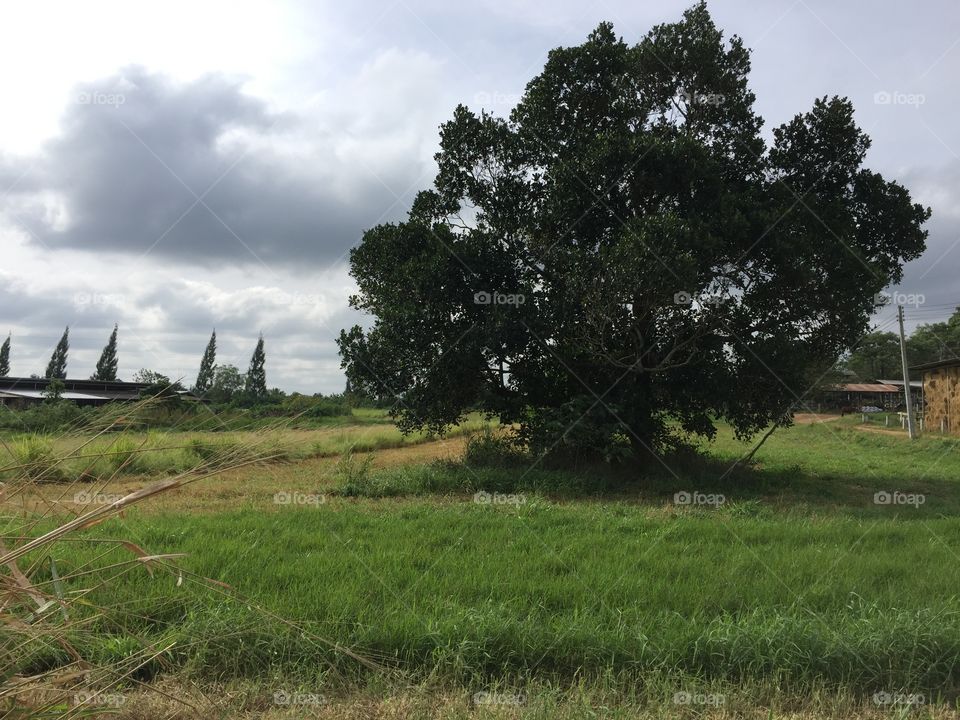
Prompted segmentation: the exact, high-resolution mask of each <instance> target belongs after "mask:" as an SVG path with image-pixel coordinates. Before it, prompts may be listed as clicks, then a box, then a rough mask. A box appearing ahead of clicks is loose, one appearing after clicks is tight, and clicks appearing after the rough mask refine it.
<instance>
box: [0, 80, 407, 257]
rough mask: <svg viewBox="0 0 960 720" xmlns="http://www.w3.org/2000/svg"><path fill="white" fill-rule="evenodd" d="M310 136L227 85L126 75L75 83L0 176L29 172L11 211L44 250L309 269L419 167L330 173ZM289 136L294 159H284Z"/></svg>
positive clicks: (387, 207) (380, 211) (381, 210)
mask: <svg viewBox="0 0 960 720" xmlns="http://www.w3.org/2000/svg"><path fill="white" fill-rule="evenodd" d="M307 130H308V129H307V127H306V124H305V121H304V120H303V119H302V118H299V117H296V116H294V115H291V114H275V113H273V112H271V111H270V110H269V109H268V108H267V106H266V105H265V103H263V102H262V101H260V100H258V99H255V98H252V97H249V96H247V95H244V94H243V93H242V91H241V87H240V84H239V83H237V82H231V81H229V80H227V79H225V78H223V77H220V76H209V77H206V78H203V79H200V80H197V81H195V82H192V83H189V84H184V85H179V84H175V83H173V82H171V81H169V80H167V79H165V78H164V77H162V76H159V75H155V74H150V73H147V72H146V71H144V70H142V69H139V68H129V69H127V70H125V71H124V72H122V73H120V74H118V75H116V76H114V77H112V78H109V79H106V80H103V81H100V82H96V83H91V84H88V85H84V86H81V87H78V88H77V91H76V97H75V98H73V102H72V103H71V104H70V105H69V106H68V107H67V109H66V112H65V114H64V116H63V121H62V134H61V135H60V136H59V137H57V138H56V139H55V140H53V141H51V142H50V143H48V145H47V146H46V147H45V148H44V152H43V154H42V156H41V157H39V158H21V159H20V160H19V161H18V162H19V164H17V163H16V162H14V161H12V160H11V159H10V158H6V160H5V162H4V161H0V177H2V178H3V179H6V178H8V177H14V178H15V177H17V176H18V175H20V174H21V173H22V172H23V170H26V174H25V175H24V177H23V179H22V180H21V182H20V183H19V184H18V185H17V187H16V188H15V189H14V191H13V192H12V193H11V194H10V195H11V197H12V198H13V200H12V203H8V206H7V210H8V211H9V213H8V214H10V215H12V214H13V213H16V215H15V218H14V219H15V220H16V221H17V222H18V223H20V224H21V225H22V226H24V227H26V228H28V229H29V232H30V234H31V236H32V237H33V240H34V242H36V243H38V244H40V245H42V246H44V247H48V248H51V249H54V250H56V249H57V248H75V249H81V250H86V251H93V252H105V251H106V252H120V253H125V254H129V255H131V256H133V257H137V256H140V255H145V256H146V257H147V258H152V259H153V261H155V259H156V258H167V259H174V260H177V261H180V262H183V263H188V262H189V263H198V264H204V265H208V266H215V265H217V264H218V263H224V262H229V263H230V264H231V265H234V266H235V265H237V264H253V265H260V264H265V265H266V266H267V267H268V268H270V269H272V268H273V266H277V267H278V270H279V269H281V268H282V269H283V270H288V269H290V268H297V267H303V266H304V263H307V264H308V265H309V266H310V267H312V268H314V269H316V268H322V267H325V266H326V265H329V264H330V263H333V262H336V261H337V260H341V261H342V260H343V256H344V253H345V252H346V250H347V249H348V248H349V247H350V246H352V245H353V244H354V243H355V242H356V241H357V240H358V239H359V237H360V235H361V233H362V231H363V230H364V229H365V228H367V227H369V226H371V225H373V224H374V223H376V222H378V221H381V220H383V219H384V214H385V213H386V217H387V218H389V219H392V218H395V217H398V216H399V215H400V214H401V212H402V211H403V210H404V209H405V206H406V202H400V203H398V202H396V200H397V198H396V195H395V194H394V193H400V192H402V191H403V190H404V189H405V188H407V187H408V186H409V185H410V182H411V181H412V180H413V179H415V177H416V174H417V173H418V172H419V170H420V168H418V167H417V165H416V163H408V164H407V167H406V168H397V167H389V166H388V167H384V168H376V169H367V168H364V167H363V166H362V165H360V164H356V163H354V164H353V165H352V166H343V165H342V164H340V165H337V164H336V161H335V159H334V158H332V157H331V156H330V155H331V151H330V149H329V148H323V149H320V150H311V148H312V146H311V144H310V141H309V137H308V133H307ZM298 139H303V142H300V143H298V145H299V147H300V152H299V154H298V156H296V157H292V156H291V154H290V153H286V152H284V151H283V150H282V148H283V145H284V143H286V144H287V145H290V144H292V141H293V142H296V141H297V140H298ZM21 168H22V169H21ZM375 172H376V173H377V174H375ZM377 175H379V177H378V176H377ZM344 184H349V186H350V192H349V193H343V192H341V191H340V190H341V188H342V186H343V185H344ZM394 187H396V188H397V189H396V190H394V189H393V188H394ZM51 197H55V198H59V201H60V202H61V203H62V207H57V206H56V205H55V206H54V207H53V208H51Z"/></svg>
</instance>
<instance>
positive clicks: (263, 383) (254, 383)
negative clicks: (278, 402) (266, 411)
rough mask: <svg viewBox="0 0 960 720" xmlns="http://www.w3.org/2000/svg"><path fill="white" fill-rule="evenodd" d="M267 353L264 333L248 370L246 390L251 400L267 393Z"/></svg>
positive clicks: (258, 341)
mask: <svg viewBox="0 0 960 720" xmlns="http://www.w3.org/2000/svg"><path fill="white" fill-rule="evenodd" d="M265 362H266V355H265V354H264V352H263V335H260V338H259V339H258V340H257V347H256V348H254V351H253V357H251V358H250V369H249V370H248V371H247V380H246V384H245V386H244V390H245V391H246V393H247V395H248V396H249V397H250V399H251V400H259V399H261V398H263V397H265V396H266V394H267V372H266V370H265V368H264V363H265Z"/></svg>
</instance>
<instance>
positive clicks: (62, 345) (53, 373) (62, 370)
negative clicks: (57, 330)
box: [44, 325, 70, 380]
mask: <svg viewBox="0 0 960 720" xmlns="http://www.w3.org/2000/svg"><path fill="white" fill-rule="evenodd" d="M69 350H70V326H69V325H67V328H66V329H65V330H64V331H63V335H62V336H61V337H60V342H58V343H57V346H56V347H55V348H54V349H53V355H51V356H50V362H49V363H47V372H46V373H45V374H44V377H46V378H60V379H61V380H66V379H67V351H69Z"/></svg>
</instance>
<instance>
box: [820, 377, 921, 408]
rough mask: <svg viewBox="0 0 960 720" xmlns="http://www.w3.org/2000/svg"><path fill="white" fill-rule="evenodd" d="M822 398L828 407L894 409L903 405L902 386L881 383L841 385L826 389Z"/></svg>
mask: <svg viewBox="0 0 960 720" xmlns="http://www.w3.org/2000/svg"><path fill="white" fill-rule="evenodd" d="M824 396H825V398H826V401H827V405H828V406H830V407H852V408H857V409H859V408H861V407H866V406H873V407H879V408H888V409H895V408H897V407H899V406H900V405H901V404H902V403H903V384H902V383H901V385H900V386H899V387H898V386H896V385H886V384H883V383H842V384H840V385H831V386H830V387H828V388H827V389H826V392H825V393H824Z"/></svg>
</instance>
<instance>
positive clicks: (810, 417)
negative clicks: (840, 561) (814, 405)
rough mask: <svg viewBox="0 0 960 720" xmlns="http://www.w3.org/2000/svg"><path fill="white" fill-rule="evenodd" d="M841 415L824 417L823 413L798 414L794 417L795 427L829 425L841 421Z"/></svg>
mask: <svg viewBox="0 0 960 720" xmlns="http://www.w3.org/2000/svg"><path fill="white" fill-rule="evenodd" d="M839 419H840V416H839V415H824V414H821V413H797V414H796V415H794V416H793V422H794V424H795V425H813V424H814V423H828V422H834V421H835V420H839Z"/></svg>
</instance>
